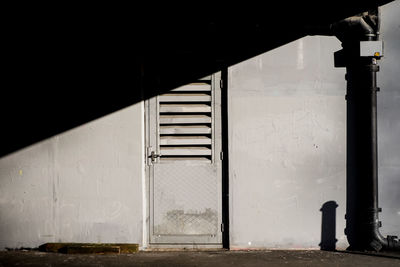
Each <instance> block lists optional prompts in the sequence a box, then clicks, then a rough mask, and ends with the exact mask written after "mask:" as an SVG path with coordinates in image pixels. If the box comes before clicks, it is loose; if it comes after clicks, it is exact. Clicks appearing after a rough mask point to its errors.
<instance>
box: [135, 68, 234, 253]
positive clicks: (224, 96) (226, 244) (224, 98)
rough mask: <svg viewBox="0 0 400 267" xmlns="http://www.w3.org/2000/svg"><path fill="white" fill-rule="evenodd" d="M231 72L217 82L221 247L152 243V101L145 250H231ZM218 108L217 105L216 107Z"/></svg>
mask: <svg viewBox="0 0 400 267" xmlns="http://www.w3.org/2000/svg"><path fill="white" fill-rule="evenodd" d="M227 74H228V71H227V68H223V69H222V70H221V71H220V74H219V75H218V76H219V79H220V81H215V86H219V87H220V94H219V101H218V102H219V103H218V105H220V120H221V125H220V132H221V133H220V135H221V142H222V144H221V150H222V154H221V157H223V158H222V162H221V165H222V166H221V171H222V175H221V177H222V181H221V189H222V192H221V196H222V199H221V205H222V206H221V220H222V221H221V222H222V225H221V227H222V244H221V245H215V244H210V245H208V244H201V245H199V244H151V243H150V234H151V232H150V227H151V220H150V210H151V206H150V205H151V199H150V197H151V196H150V184H151V182H150V179H151V168H150V165H149V164H148V156H149V155H148V149H147V148H148V147H149V145H150V144H149V142H150V141H149V134H150V129H149V128H150V127H149V120H150V117H151V114H149V108H150V99H145V100H144V131H145V133H144V139H145V140H144V141H145V142H144V146H145V149H144V159H143V160H144V164H145V187H144V188H145V190H146V192H145V194H144V195H145V199H143V201H145V203H144V207H145V211H144V213H143V214H144V218H143V220H144V221H145V222H144V223H143V227H146V228H145V229H143V247H144V248H145V249H146V250H152V249H158V248H176V249H180V248H181V249H183V248H184V249H186V248H189V249H196V248H224V249H229V248H230V235H229V232H230V231H229V220H230V216H229V164H228V163H229V153H228V91H227V89H228V75H227ZM214 106H215V105H214Z"/></svg>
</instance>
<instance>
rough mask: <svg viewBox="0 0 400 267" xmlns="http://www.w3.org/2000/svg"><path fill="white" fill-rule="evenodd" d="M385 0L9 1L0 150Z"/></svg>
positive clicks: (85, 119)
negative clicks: (224, 2)
mask: <svg viewBox="0 0 400 267" xmlns="http://www.w3.org/2000/svg"><path fill="white" fill-rule="evenodd" d="M387 2H390V1H387V0H384V1H379V0H376V1H372V0H370V1H361V0H354V1H351V3H349V2H348V1H335V2H332V3H331V4H329V5H327V4H326V3H324V2H320V3H312V2H302V3H301V6H300V5H297V6H294V5H292V3H289V2H287V3H286V2H281V3H279V2H277V1H274V2H271V3H268V7H267V8H266V7H265V6H264V5H261V3H260V4H259V5H251V6H250V5H249V6H243V5H240V7H234V6H232V7H229V11H228V7H217V6H207V5H202V7H196V8H190V9H189V8H185V7H183V6H179V7H177V8H174V7H172V6H171V5H170V4H168V5H165V6H162V5H159V4H158V5H155V6H154V5H153V6H144V5H139V4H138V5H136V6H134V7H129V8H124V7H121V6H118V7H111V6H101V5H100V4H98V5H90V6H83V5H80V6H62V7H61V6H48V5H44V6H39V5H38V4H37V3H36V4H34V5H32V6H28V5H25V6H18V7H15V9H9V10H7V12H8V16H9V18H8V19H7V20H6V24H5V28H6V32H5V36H3V37H4V38H3V40H4V42H3V43H2V44H3V45H4V47H5V48H4V49H3V51H4V52H3V54H4V55H5V60H4V61H3V66H4V68H5V71H4V72H3V73H2V74H3V75H2V76H3V77H5V79H4V80H3V82H2V91H1V93H2V94H1V98H0V101H1V102H0V106H1V110H0V112H1V129H2V131H1V143H0V148H1V151H0V156H4V155H7V154H9V153H11V152H14V151H16V150H18V149H21V148H23V147H26V146H28V145H31V144H33V143H36V142H38V141H41V140H43V139H45V138H48V137H51V136H53V135H56V134H59V133H61V132H64V131H66V130H69V129H71V128H73V127H76V126H79V125H82V124H84V123H87V122H89V121H91V120H93V119H96V118H99V117H102V116H104V115H107V114H109V113H111V112H114V111H117V110H120V109H122V108H125V107H128V106H130V105H132V104H135V103H137V102H139V101H141V100H143V99H147V98H150V97H152V96H155V95H158V94H160V93H162V92H166V91H168V90H170V89H172V88H175V87H177V86H179V85H183V84H185V83H188V82H190V81H192V80H194V79H197V78H200V77H202V76H206V75H209V74H211V73H214V72H216V71H218V70H221V69H222V68H223V67H226V66H230V65H232V64H236V63H238V62H241V61H243V60H245V59H248V58H250V57H254V56H256V55H259V54H261V53H264V52H266V51H269V50H271V49H274V48H276V47H279V46H281V45H284V44H286V43H288V42H291V41H293V40H296V39H298V38H301V37H303V36H305V35H308V34H326V30H327V29H328V25H330V24H331V23H333V22H335V21H338V20H340V19H342V18H344V17H348V16H350V15H353V14H356V13H359V12H360V11H363V10H365V9H367V8H368V7H370V6H374V5H377V4H379V5H381V4H384V3H387Z"/></svg>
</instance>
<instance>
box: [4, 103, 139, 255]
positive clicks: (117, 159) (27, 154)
mask: <svg viewBox="0 0 400 267" xmlns="http://www.w3.org/2000/svg"><path fill="white" fill-rule="evenodd" d="M27 134H29V130H28V129H27ZM143 155H144V152H143V108H142V104H141V103H140V104H136V105H134V106H131V107H129V108H126V109H124V110H121V111H119V112H116V113H113V114H110V115H108V116H106V117H103V118H100V119H98V120H96V121H93V122H90V123H88V124H86V125H83V126H81V127H78V128H76V129H73V130H70V131H68V132H65V133H63V134H60V135H58V136H55V137H52V138H50V139H48V140H45V141H43V142H40V143H38V144H35V145H33V146H31V147H28V148H25V149H23V150H21V151H18V152H15V153H13V154H11V155H8V156H6V157H4V158H1V159H0V249H4V248H5V247H11V248H18V247H37V246H38V245H40V244H43V243H46V242H133V243H140V244H141V242H142V204H143V202H142V199H143V197H142V180H143V170H144V165H143V161H144V160H143Z"/></svg>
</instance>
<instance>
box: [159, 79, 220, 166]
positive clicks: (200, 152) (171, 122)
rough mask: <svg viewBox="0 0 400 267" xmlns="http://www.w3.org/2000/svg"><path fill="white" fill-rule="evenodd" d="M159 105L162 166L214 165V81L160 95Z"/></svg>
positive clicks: (201, 81) (190, 85) (208, 80)
mask: <svg viewBox="0 0 400 267" xmlns="http://www.w3.org/2000/svg"><path fill="white" fill-rule="evenodd" d="M158 103H159V109H158V110H159V120H158V121H159V124H158V126H159V129H158V130H159V132H158V133H159V146H160V150H159V151H160V154H161V157H160V160H161V162H170V161H196V162H211V159H212V135H213V134H212V124H213V123H212V117H213V114H212V112H213V111H212V104H213V103H212V90H211V77H210V78H209V79H205V80H199V81H197V82H195V83H191V84H188V85H185V86H182V87H179V88H176V89H174V90H172V91H170V92H168V93H167V94H163V95H160V96H159V97H158Z"/></svg>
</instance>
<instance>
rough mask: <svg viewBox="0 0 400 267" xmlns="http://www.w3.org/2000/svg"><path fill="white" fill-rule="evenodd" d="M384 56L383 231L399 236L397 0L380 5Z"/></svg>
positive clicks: (380, 134) (380, 132) (380, 112)
mask: <svg viewBox="0 0 400 267" xmlns="http://www.w3.org/2000/svg"><path fill="white" fill-rule="evenodd" d="M382 14H383V16H382V25H381V27H382V29H381V31H382V38H383V40H384V41H385V46H384V49H385V51H384V52H385V57H384V58H383V59H382V60H381V63H380V65H381V70H380V72H379V73H378V84H379V86H380V88H381V91H380V92H379V93H378V152H379V153H378V162H379V182H380V184H379V201H380V207H382V213H381V215H380V219H381V221H382V224H383V225H382V228H381V230H382V232H383V233H384V234H389V235H397V236H400V18H399V14H400V1H399V0H397V1H394V2H393V3H390V4H388V5H385V6H383V8H382Z"/></svg>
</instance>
